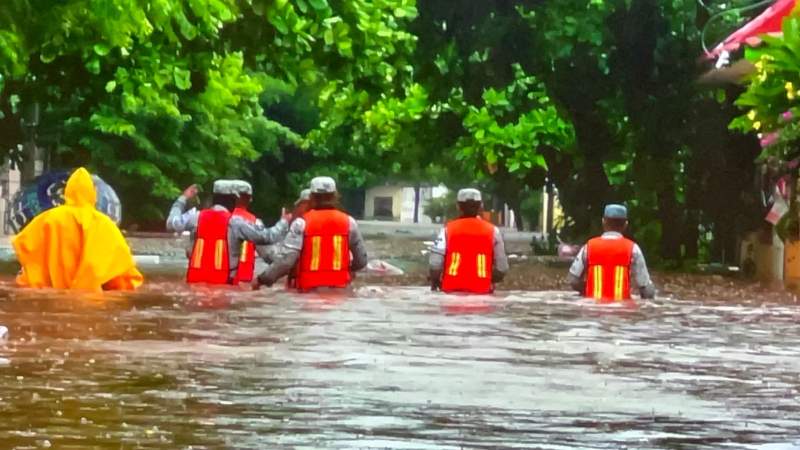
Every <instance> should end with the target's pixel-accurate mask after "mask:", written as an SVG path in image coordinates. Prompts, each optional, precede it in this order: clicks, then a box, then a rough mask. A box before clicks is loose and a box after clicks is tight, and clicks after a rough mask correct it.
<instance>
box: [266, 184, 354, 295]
mask: <svg viewBox="0 0 800 450" xmlns="http://www.w3.org/2000/svg"><path fill="white" fill-rule="evenodd" d="M309 196H310V198H309V205H308V207H309V208H310V209H309V210H308V211H307V212H306V213H305V214H303V216H302V217H297V218H296V219H295V220H294V221H292V224H291V227H290V229H289V234H287V235H286V238H285V239H284V240H283V242H282V243H281V244H280V246H279V248H278V250H277V252H276V254H275V257H274V259H273V261H272V264H270V266H269V267H268V268H267V269H266V270H265V271H264V272H262V273H261V274H260V275H259V276H258V278H257V279H256V281H255V282H254V283H253V287H254V288H255V289H258V287H259V286H261V285H265V286H272V285H273V284H274V283H275V282H276V281H277V280H278V279H280V278H281V277H283V276H285V275H289V276H290V279H291V281H290V282H289V287H291V288H297V289H298V290H299V291H300V292H308V291H310V290H314V289H316V288H321V287H332V288H343V287H347V286H348V285H349V284H350V281H351V279H352V276H351V273H352V272H355V271H358V270H361V269H363V268H364V267H365V266H366V265H367V250H366V247H365V246H364V239H363V238H362V236H361V233H360V232H359V231H358V224H357V223H356V221H355V220H354V219H353V218H352V217H350V216H349V215H347V214H346V213H344V212H341V211H339V210H338V209H337V208H336V205H337V200H336V199H337V192H336V182H335V181H334V180H333V179H332V178H330V177H316V178H314V179H313V180H311V183H310V192H309Z"/></svg>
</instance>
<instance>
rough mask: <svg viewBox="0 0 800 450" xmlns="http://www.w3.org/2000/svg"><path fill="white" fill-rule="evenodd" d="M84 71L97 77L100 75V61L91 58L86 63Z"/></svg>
mask: <svg viewBox="0 0 800 450" xmlns="http://www.w3.org/2000/svg"><path fill="white" fill-rule="evenodd" d="M86 70H88V71H89V73H91V74H93V75H97V74H99V73H100V60H99V59H97V58H92V59H90V60H89V61H88V62H87V63H86Z"/></svg>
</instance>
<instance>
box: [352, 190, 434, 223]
mask: <svg viewBox="0 0 800 450" xmlns="http://www.w3.org/2000/svg"><path fill="white" fill-rule="evenodd" d="M446 194H447V188H446V187H445V186H442V185H440V186H423V187H420V195H419V205H418V207H419V209H418V211H417V212H418V218H419V223H426V224H427V223H433V220H432V219H431V218H430V217H428V216H426V215H425V206H426V205H427V204H428V202H430V200H431V199H433V198H439V197H443V196H445V195H446ZM414 205H415V201H414V187H413V186H404V185H399V184H394V185H385V186H375V187H372V188H369V189H367V191H366V193H365V198H364V218H365V219H370V220H388V221H393V222H400V223H414Z"/></svg>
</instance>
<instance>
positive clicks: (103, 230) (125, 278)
mask: <svg viewBox="0 0 800 450" xmlns="http://www.w3.org/2000/svg"><path fill="white" fill-rule="evenodd" d="M64 199H65V204H64V205H62V206H58V207H56V208H53V209H50V210H47V211H44V212H42V213H41V214H39V215H38V216H37V217H36V218H34V219H33V221H31V223H29V224H28V225H27V226H26V227H25V228H24V229H23V230H22V231H21V232H20V233H19V234H18V235H17V236H15V237H14V239H13V241H12V244H13V246H14V251H15V252H16V254H17V258H18V259H19V262H20V264H21V265H22V272H21V273H20V275H19V276H18V277H17V283H18V284H20V285H22V286H29V287H53V288H59V289H89V290H100V289H134V288H136V287H138V286H140V285H141V284H142V282H143V277H142V275H141V273H139V271H138V270H137V269H136V264H135V262H134V260H133V255H132V254H131V251H130V248H129V247H128V244H127V242H126V241H125V238H124V237H123V236H122V233H121V232H120V231H119V229H118V228H117V226H116V224H114V222H113V221H112V220H111V219H110V218H109V217H108V216H106V215H105V214H103V213H101V212H99V211H97V210H96V209H95V202H96V192H95V187H94V183H93V182H92V178H91V175H90V174H89V172H88V171H86V169H83V168H80V169H78V170H76V171H75V172H74V173H73V174H72V175H71V176H70V178H69V180H68V181H67V185H66V188H65V189H64Z"/></svg>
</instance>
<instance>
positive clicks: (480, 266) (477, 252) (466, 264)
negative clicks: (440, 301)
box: [442, 217, 495, 294]
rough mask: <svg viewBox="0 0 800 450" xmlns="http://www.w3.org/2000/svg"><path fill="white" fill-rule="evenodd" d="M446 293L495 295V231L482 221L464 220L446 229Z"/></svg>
mask: <svg viewBox="0 0 800 450" xmlns="http://www.w3.org/2000/svg"><path fill="white" fill-rule="evenodd" d="M446 230H447V231H446V239H447V247H446V248H447V251H446V254H445V260H444V273H443V274H442V291H443V292H448V293H450V292H470V293H474V294H487V293H490V292H492V290H493V286H492V271H493V269H494V232H495V227H494V225H492V224H491V223H489V222H486V221H485V220H482V219H480V218H478V217H461V218H459V219H456V220H453V221H450V222H449V223H448V224H447V227H446Z"/></svg>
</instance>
